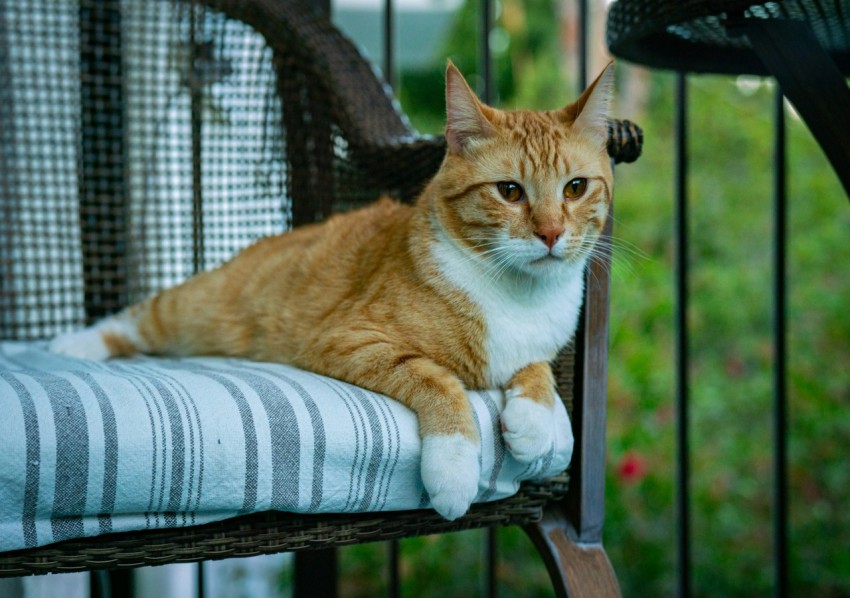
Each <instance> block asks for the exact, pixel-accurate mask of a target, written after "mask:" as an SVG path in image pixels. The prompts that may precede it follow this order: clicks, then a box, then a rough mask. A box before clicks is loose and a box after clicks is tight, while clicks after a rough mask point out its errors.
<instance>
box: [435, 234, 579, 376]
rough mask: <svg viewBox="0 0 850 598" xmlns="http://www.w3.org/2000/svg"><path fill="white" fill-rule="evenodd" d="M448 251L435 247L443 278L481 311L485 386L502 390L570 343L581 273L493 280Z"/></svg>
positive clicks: (449, 249) (551, 357)
mask: <svg viewBox="0 0 850 598" xmlns="http://www.w3.org/2000/svg"><path fill="white" fill-rule="evenodd" d="M458 251H459V250H458V249H457V248H452V247H450V246H443V247H440V246H439V245H438V246H437V247H436V248H435V257H436V258H437V262H438V264H439V266H440V270H441V271H442V273H443V275H444V276H445V277H446V278H447V279H448V280H449V281H450V282H452V283H453V284H454V285H455V286H456V287H458V288H459V289H461V290H462V291H464V292H465V293H466V295H467V296H468V297H469V298H470V299H471V300H472V301H473V302H474V303H475V304H476V306H477V307H478V308H479V309H480V310H481V313H482V315H483V316H484V320H485V323H486V331H487V336H486V340H485V347H484V349H485V352H486V357H487V371H486V375H485V377H486V378H487V381H488V383H489V385H491V386H494V387H501V386H504V385H505V384H507V382H508V381H509V380H510V379H511V377H512V376H513V375H514V374H515V373H516V372H517V371H519V370H520V369H522V368H523V367H525V366H527V365H528V364H531V363H534V362H538V361H546V362H548V361H551V360H552V359H554V358H555V356H556V355H557V352H558V350H559V349H561V348H562V347H564V346H565V345H566V344H567V343H568V342H569V341H570V339H571V338H572V336H573V333H574V332H575V328H576V324H577V322H578V315H579V312H580V310H581V303H582V297H583V291H584V276H583V268H581V267H575V268H574V269H573V271H572V272H569V273H564V274H563V275H560V276H558V277H557V278H553V279H551V280H548V281H546V283H545V284H541V283H540V282H539V281H537V283H533V282H532V281H530V280H529V279H522V278H519V279H517V280H515V281H511V280H500V281H494V280H492V279H490V278H488V277H487V276H486V271H485V272H483V271H482V270H481V269H480V268H478V267H477V266H476V265H475V264H474V263H472V262H471V261H470V260H469V259H468V257H467V258H465V259H464V256H459V255H457V252H458Z"/></svg>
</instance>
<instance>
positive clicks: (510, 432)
mask: <svg viewBox="0 0 850 598" xmlns="http://www.w3.org/2000/svg"><path fill="white" fill-rule="evenodd" d="M502 438H503V439H504V440H505V444H506V445H507V447H508V450H510V451H511V454H512V455H513V456H514V458H515V459H516V460H517V461H519V462H520V463H531V462H532V461H534V460H535V459H539V458H541V457H543V456H544V455H546V454H547V453H548V452H549V451H550V450H552V447H553V445H554V443H555V422H554V417H553V413H552V410H551V409H550V408H549V407H545V406H543V405H541V404H540V403H537V402H536V401H532V400H531V399H527V398H525V397H523V396H522V395H521V394H519V392H518V391H516V390H514V389H512V390H509V391H508V392H507V405H505V409H504V411H502Z"/></svg>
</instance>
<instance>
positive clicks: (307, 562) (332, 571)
mask: <svg viewBox="0 0 850 598" xmlns="http://www.w3.org/2000/svg"><path fill="white" fill-rule="evenodd" d="M294 586H295V588H294V590H295V591H294V592H293V594H294V596H295V597H296V598H336V597H337V553H336V549H335V548H324V549H321V550H302V551H300V552H296V553H295V583H294Z"/></svg>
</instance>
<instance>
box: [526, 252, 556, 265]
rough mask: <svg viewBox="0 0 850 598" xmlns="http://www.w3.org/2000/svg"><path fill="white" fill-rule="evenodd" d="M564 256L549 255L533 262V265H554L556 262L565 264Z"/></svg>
mask: <svg viewBox="0 0 850 598" xmlns="http://www.w3.org/2000/svg"><path fill="white" fill-rule="evenodd" d="M563 261H564V258H563V256H557V255H555V254H554V253H547V254H546V255H544V256H543V257H539V258H537V259H534V260H531V263H532V264H553V263H555V262H563Z"/></svg>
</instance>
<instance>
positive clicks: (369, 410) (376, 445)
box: [348, 386, 384, 511]
mask: <svg viewBox="0 0 850 598" xmlns="http://www.w3.org/2000/svg"><path fill="white" fill-rule="evenodd" d="M348 388H350V389H351V392H352V393H353V394H354V396H355V397H357V399H359V401H358V402H359V403H360V405H362V406H363V410H364V411H365V412H366V417H367V418H368V420H369V428H370V430H371V432H372V440H373V444H372V451H371V457H370V459H369V466H368V469H367V470H366V482H367V484H368V486H367V489H366V492H364V493H363V499H362V500H361V502H360V505H359V509H358V510H361V511H366V510H368V509H369V508H370V507H371V506H372V504H373V503H372V496H373V495H375V496H376V497H377V498H376V500H375V503H377V500H378V499H379V498H380V487H381V485H382V483H383V476H382V477H381V478H379V477H378V474H379V472H380V467H381V461H382V460H383V457H384V428H383V426H381V422H380V419H379V417H378V414H377V412H376V411H375V405H374V403H373V401H372V399H370V398H369V397H367V396H366V393H364V392H363V391H362V390H360V389H359V388H355V387H353V386H349V387H348Z"/></svg>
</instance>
